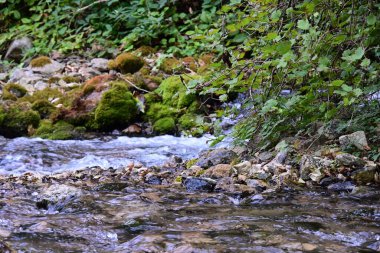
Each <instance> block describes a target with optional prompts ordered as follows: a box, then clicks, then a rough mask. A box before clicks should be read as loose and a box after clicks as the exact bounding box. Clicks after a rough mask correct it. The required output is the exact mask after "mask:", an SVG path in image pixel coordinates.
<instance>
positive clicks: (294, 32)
mask: <svg viewBox="0 0 380 253" xmlns="http://www.w3.org/2000/svg"><path fill="white" fill-rule="evenodd" d="M248 2H251V4H247V3H248ZM379 8H380V6H379V5H378V4H375V3H374V2H371V1H358V0H353V1H348V2H340V1H325V0H312V1H288V2H274V1H253V3H252V1H231V2H230V3H229V4H227V5H225V6H223V7H222V8H221V10H220V11H219V13H218V14H219V15H220V17H221V19H220V21H219V27H218V28H216V29H212V30H211V31H210V32H209V35H210V36H209V38H210V41H214V42H215V41H217V42H220V43H215V44H214V50H216V51H218V52H219V55H220V56H221V59H222V60H223V62H220V63H218V64H217V65H218V66H215V67H218V68H219V71H215V72H214V74H212V75H211V76H210V77H209V78H208V82H206V84H207V85H206V86H204V88H203V92H202V93H203V94H209V93H215V91H217V93H218V94H221V97H220V98H221V99H222V98H223V99H224V98H226V96H225V95H224V94H227V93H231V92H249V93H250V94H251V95H250V96H249V98H248V99H247V100H246V107H247V108H255V109H254V110H251V113H250V115H248V117H246V119H245V120H244V121H242V122H241V123H240V124H239V125H238V126H236V128H235V132H234V136H235V138H236V140H237V141H238V142H239V143H246V142H247V141H249V140H252V139H255V140H256V141H257V138H259V140H260V141H259V144H261V145H258V146H259V147H261V148H265V147H270V146H273V145H275V144H276V143H277V142H278V141H279V140H280V139H281V138H283V137H285V136H288V135H294V134H296V133H299V134H302V133H303V134H307V133H306V132H307V130H308V129H309V126H310V125H311V124H313V123H315V122H321V123H322V124H329V123H330V122H332V121H336V120H338V121H339V122H340V123H341V127H340V130H342V132H341V133H343V132H344V130H348V129H349V128H352V126H353V125H352V124H354V123H355V122H356V123H358V122H357V121H356V120H355V118H356V117H359V116H360V115H362V114H363V113H367V115H368V116H369V115H370V114H368V113H369V112H376V111H377V112H378V111H379V102H378V101H370V100H369V99H368V98H369V96H370V95H371V94H373V93H374V92H376V91H378V90H380V84H379V82H378V74H379V57H378V56H379V55H380V49H379V44H378V41H379V34H380V33H379V29H380V26H379V22H378V20H379ZM283 90H288V91H289V92H290V94H289V95H282V91H283ZM362 119H363V120H364V122H361V125H362V126H363V127H364V130H365V131H366V132H367V133H369V134H370V135H372V134H374V132H373V130H372V131H371V130H370V129H369V128H368V127H366V126H365V125H367V126H373V125H376V121H377V119H376V117H374V115H373V113H372V116H371V117H363V118H362ZM377 143H378V142H377ZM378 144H379V143H378Z"/></svg>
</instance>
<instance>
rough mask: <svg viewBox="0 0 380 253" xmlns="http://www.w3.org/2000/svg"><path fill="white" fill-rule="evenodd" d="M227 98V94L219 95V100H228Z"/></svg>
mask: <svg viewBox="0 0 380 253" xmlns="http://www.w3.org/2000/svg"><path fill="white" fill-rule="evenodd" d="M227 99H228V96H227V94H223V95H221V96H219V100H220V101H222V102H226V101H227Z"/></svg>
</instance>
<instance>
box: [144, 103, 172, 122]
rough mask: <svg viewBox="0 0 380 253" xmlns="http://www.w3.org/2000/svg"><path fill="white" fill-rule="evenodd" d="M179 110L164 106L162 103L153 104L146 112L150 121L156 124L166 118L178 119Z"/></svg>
mask: <svg viewBox="0 0 380 253" xmlns="http://www.w3.org/2000/svg"><path fill="white" fill-rule="evenodd" d="M177 114H178V110H177V109H176V108H173V107H170V106H168V105H164V104H162V103H153V104H151V105H149V107H148V110H147V112H146V118H147V120H149V121H152V122H155V121H157V120H159V119H161V118H165V117H176V116H177Z"/></svg>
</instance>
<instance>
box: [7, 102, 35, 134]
mask: <svg viewBox="0 0 380 253" xmlns="http://www.w3.org/2000/svg"><path fill="white" fill-rule="evenodd" d="M39 122H40V115H39V114H38V112H36V111H33V110H30V109H27V108H22V106H19V105H12V106H11V107H10V108H8V109H7V110H5V109H4V108H0V135H3V136H5V137H9V138H14V137H18V136H24V135H27V134H28V132H29V129H30V127H33V128H36V127H38V124H39Z"/></svg>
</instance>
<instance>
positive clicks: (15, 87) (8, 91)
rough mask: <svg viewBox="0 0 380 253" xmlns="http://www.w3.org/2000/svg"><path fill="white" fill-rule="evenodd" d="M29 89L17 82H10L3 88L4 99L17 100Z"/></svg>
mask: <svg viewBox="0 0 380 253" xmlns="http://www.w3.org/2000/svg"><path fill="white" fill-rule="evenodd" d="M27 92H28V91H27V90H26V89H25V88H24V87H23V86H21V85H19V84H17V83H9V84H7V85H5V86H4V88H3V99H4V100H17V99H18V98H21V97H23V96H25V95H26V94H27Z"/></svg>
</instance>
